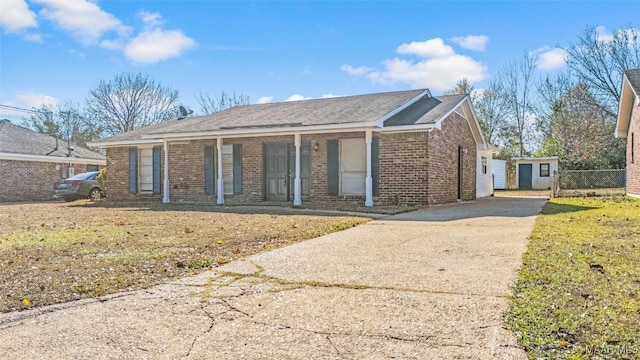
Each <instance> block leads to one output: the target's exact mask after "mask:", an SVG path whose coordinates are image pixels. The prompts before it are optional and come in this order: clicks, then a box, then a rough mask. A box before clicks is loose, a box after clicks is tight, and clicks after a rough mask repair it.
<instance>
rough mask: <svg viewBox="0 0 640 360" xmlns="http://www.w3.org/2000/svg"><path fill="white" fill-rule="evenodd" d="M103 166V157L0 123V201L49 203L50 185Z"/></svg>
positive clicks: (2, 121)
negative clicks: (42, 201) (43, 201)
mask: <svg viewBox="0 0 640 360" xmlns="http://www.w3.org/2000/svg"><path fill="white" fill-rule="evenodd" d="M104 165H106V161H105V157H104V155H102V154H100V153H97V152H94V151H91V150H88V149H86V148H83V147H80V146H78V145H73V144H72V146H71V148H69V147H68V146H67V143H66V142H65V141H62V140H58V139H56V138H55V137H53V136H49V135H45V134H40V133H37V132H34V131H31V130H29V129H25V128H23V127H21V126H17V125H14V124H12V123H11V122H10V121H9V120H0V202H15V201H41V200H53V197H52V194H53V184H54V183H55V182H56V181H58V180H60V179H64V178H67V177H69V176H70V174H71V175H73V174H74V173H75V174H79V173H82V172H85V171H88V170H94V169H98V167H100V166H104Z"/></svg>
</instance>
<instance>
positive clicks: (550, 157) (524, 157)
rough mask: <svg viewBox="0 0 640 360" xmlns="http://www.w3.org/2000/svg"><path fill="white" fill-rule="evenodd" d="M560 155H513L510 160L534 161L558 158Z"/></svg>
mask: <svg viewBox="0 0 640 360" xmlns="http://www.w3.org/2000/svg"><path fill="white" fill-rule="evenodd" d="M558 159H560V157H558V156H545V157H531V156H514V157H512V158H511V160H525V161H534V160H558Z"/></svg>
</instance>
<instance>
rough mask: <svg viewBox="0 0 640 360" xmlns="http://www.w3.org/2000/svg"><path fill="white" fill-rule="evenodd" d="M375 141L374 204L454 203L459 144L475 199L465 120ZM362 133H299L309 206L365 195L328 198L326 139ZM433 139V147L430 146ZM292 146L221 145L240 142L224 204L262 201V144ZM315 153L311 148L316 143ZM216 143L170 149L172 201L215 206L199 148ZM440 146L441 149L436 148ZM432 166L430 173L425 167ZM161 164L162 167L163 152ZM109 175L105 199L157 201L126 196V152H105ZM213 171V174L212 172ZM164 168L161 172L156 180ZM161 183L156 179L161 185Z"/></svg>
mask: <svg viewBox="0 0 640 360" xmlns="http://www.w3.org/2000/svg"><path fill="white" fill-rule="evenodd" d="M374 136H379V138H380V167H379V170H380V177H379V196H378V197H376V198H374V201H375V202H376V203H384V204H389V203H399V204H412V205H414V204H427V203H444V202H450V201H455V200H456V199H457V196H456V184H457V182H456V181H457V175H456V174H457V165H456V162H457V149H458V144H460V145H462V146H464V147H465V148H466V149H467V153H466V154H465V156H464V166H465V173H464V178H463V179H464V192H463V198H464V199H465V200H468V199H474V198H475V166H476V163H475V161H476V160H475V157H476V150H475V143H474V141H473V139H472V138H471V132H470V130H469V127H468V125H467V123H466V121H465V120H464V119H463V118H461V117H460V116H458V115H457V114H454V115H452V116H451V117H450V119H447V120H446V121H445V122H444V124H443V129H442V131H439V130H435V131H433V132H431V133H427V132H415V133H401V134H379V135H378V134H374ZM364 137H365V133H364V132H354V133H340V134H338V133H335V134H318V135H304V136H302V141H310V143H311V173H312V176H311V182H310V194H309V199H308V201H310V202H355V203H363V202H364V196H347V197H345V196H329V195H327V141H328V140H331V139H346V138H364ZM431 141H434V142H435V143H433V144H432V143H431ZM265 142H280V143H290V144H293V143H294V137H293V136H292V135H290V136H274V137H260V138H229V139H224V145H230V144H242V174H243V179H242V194H241V195H239V194H238V195H225V203H230V204H232V203H253V202H260V201H263V200H264V199H265V196H264V183H263V176H264V174H263V169H262V167H263V154H262V151H263V143H265ZM316 144H318V149H317V150H315V145H316ZM206 145H211V146H214V147H215V146H216V141H215V140H199V141H189V142H184V143H179V144H173V145H171V144H170V145H169V183H170V188H171V189H170V196H171V201H172V202H180V201H198V202H210V203H215V202H216V196H215V195H205V193H204V147H205V146H206ZM441 148H442V149H441ZM428 165H432V166H434V168H433V169H434V170H433V171H431V169H428V168H427V166H428ZM161 166H162V167H164V152H163V154H162V159H161ZM107 168H108V171H109V175H108V181H107V193H108V197H109V198H110V199H114V200H117V199H135V198H143V199H158V200H159V199H161V198H162V196H161V195H140V194H138V195H132V194H129V181H128V178H129V173H128V172H129V150H128V148H127V147H122V148H108V149H107ZM216 172H217V170H216ZM162 177H164V169H162V170H161V178H162ZM162 181H163V180H162V179H161V182H162Z"/></svg>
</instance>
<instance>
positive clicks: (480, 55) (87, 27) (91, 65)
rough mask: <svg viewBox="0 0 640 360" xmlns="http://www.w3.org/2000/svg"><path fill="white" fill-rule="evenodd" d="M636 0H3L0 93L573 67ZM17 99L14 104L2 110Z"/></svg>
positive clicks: (315, 85) (283, 84)
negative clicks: (139, 79)
mask: <svg viewBox="0 0 640 360" xmlns="http://www.w3.org/2000/svg"><path fill="white" fill-rule="evenodd" d="M638 10H640V5H638V3H636V2H634V1H626V2H612V1H602V2H599V1H584V2H579V1H564V2H556V1H531V2H524V1H477V2H476V1H465V2H456V1H447V2H439V1H379V2H373V1H348V2H340V1H322V2H320V1H305V2H296V1H280V2H274V1H254V2H244V1H226V2H222V1H205V0H199V1H189V0H184V1H178V0H165V1H131V0H130V1H125V0H103V1H91V0H26V1H25V0H2V1H1V2H0V14H1V15H0V27H1V32H2V34H1V42H0V56H1V58H0V104H3V105H10V106H16V107H22V108H32V107H38V106H39V105H40V104H42V103H43V102H44V103H51V102H55V101H61V102H62V101H74V102H83V101H84V99H85V97H86V95H87V93H88V91H89V90H90V89H91V88H92V87H94V86H95V85H96V84H97V83H98V81H99V80H100V79H110V78H112V77H113V76H115V75H117V74H120V73H123V72H131V73H138V72H141V73H144V74H147V75H149V76H150V77H152V78H154V79H155V80H157V81H160V82H161V83H162V84H163V85H168V86H171V87H173V88H176V89H178V90H179V91H180V95H181V97H180V103H182V104H184V105H186V106H187V107H191V108H192V109H193V110H195V111H196V112H198V111H199V110H200V109H199V107H198V105H197V102H196V101H195V98H194V94H196V93H198V92H199V91H201V92H203V93H208V94H211V95H212V96H217V95H219V94H220V92H221V91H224V92H227V93H233V92H235V93H236V94H245V95H248V96H249V97H250V98H251V100H252V102H275V101H285V100H292V99H302V98H321V97H327V96H340V95H354V94H364V93H375V92H384V91H394V90H405V89H413V88H425V87H426V88H429V89H430V90H431V91H432V93H434V94H436V95H437V94H440V93H442V92H443V91H445V90H446V89H449V88H451V87H453V86H454V85H455V83H456V81H458V80H459V79H461V78H462V77H466V78H468V79H469V80H470V81H471V82H472V83H474V84H475V85H476V88H482V87H483V86H486V84H487V83H488V81H490V80H491V79H492V78H494V77H495V76H496V75H497V74H498V72H499V70H500V68H501V67H503V66H504V65H506V64H507V63H509V62H512V61H515V60H517V59H520V58H522V56H523V54H525V53H527V52H532V51H533V52H536V53H537V54H538V55H539V56H540V67H539V71H540V72H541V73H542V74H544V73H545V72H556V71H560V70H562V68H563V67H564V60H563V59H564V53H563V52H562V50H561V49H559V48H557V46H560V47H566V46H569V45H571V44H572V43H574V42H575V41H576V40H577V37H578V35H580V34H581V33H582V32H583V31H584V30H585V28H586V27H587V26H600V27H601V28H600V29H599V31H600V32H601V34H602V36H607V34H610V32H611V31H613V30H615V29H620V28H626V27H629V26H637V24H633V20H634V18H636V17H637V14H638ZM3 115H4V116H6V115H7V112H6V110H2V109H0V116H3Z"/></svg>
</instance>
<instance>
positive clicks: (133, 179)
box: [129, 147, 138, 194]
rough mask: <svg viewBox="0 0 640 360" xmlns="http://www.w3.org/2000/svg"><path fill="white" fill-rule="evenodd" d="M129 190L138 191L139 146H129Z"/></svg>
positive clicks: (134, 192)
mask: <svg viewBox="0 0 640 360" xmlns="http://www.w3.org/2000/svg"><path fill="white" fill-rule="evenodd" d="M129 192H130V193H131V194H137V193H138V148H136V147H130V148H129Z"/></svg>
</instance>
